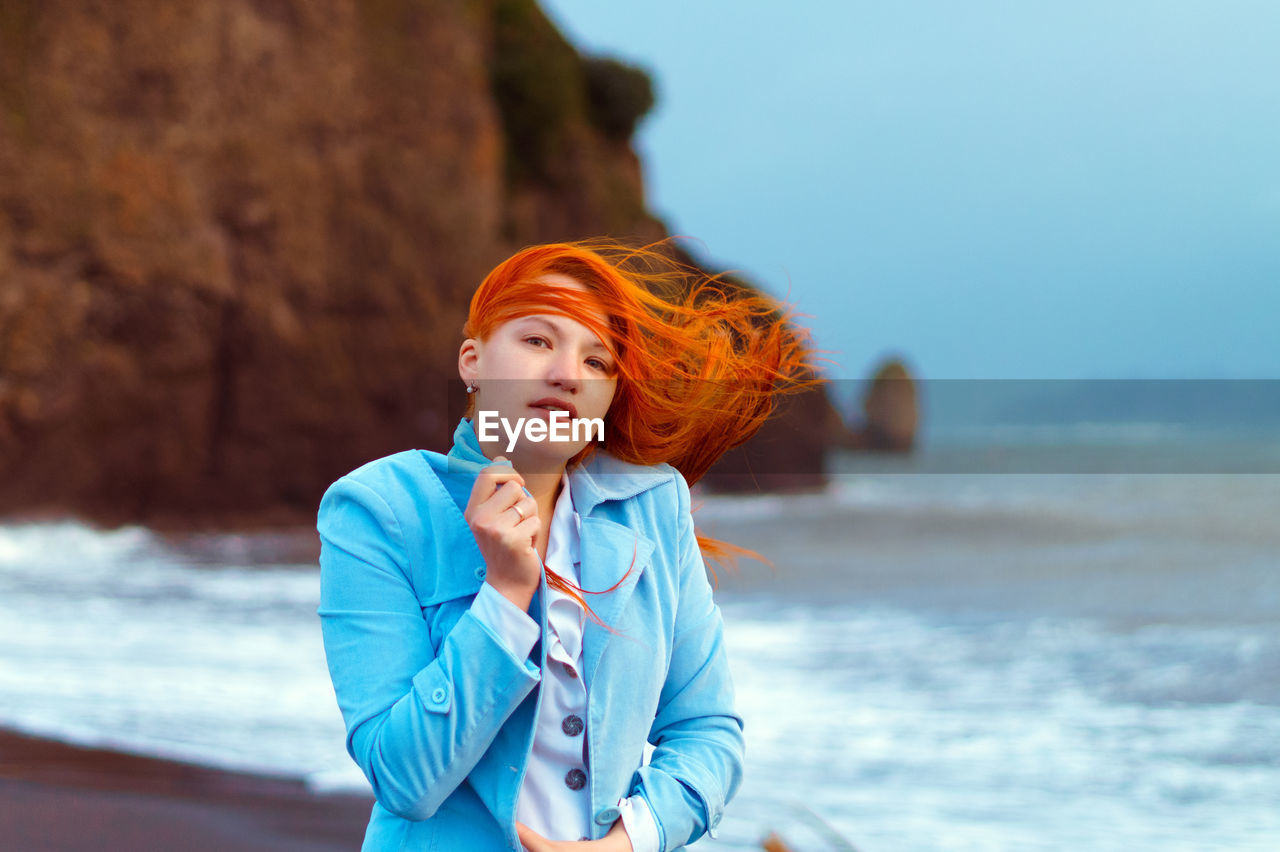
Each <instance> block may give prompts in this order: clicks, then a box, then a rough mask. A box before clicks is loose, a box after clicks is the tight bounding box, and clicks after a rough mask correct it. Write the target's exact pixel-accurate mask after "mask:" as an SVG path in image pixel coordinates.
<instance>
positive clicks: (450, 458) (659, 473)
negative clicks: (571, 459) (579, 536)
mask: <svg viewBox="0 0 1280 852" xmlns="http://www.w3.org/2000/svg"><path fill="white" fill-rule="evenodd" d="M445 459H446V460H447V463H448V472H449V473H455V474H456V473H462V474H470V475H471V476H477V475H479V473H480V471H481V470H482V469H483V468H485V467H487V466H489V465H490V464H492V463H493V462H492V461H490V459H489V458H488V456H486V455H485V454H484V453H483V452H482V451H481V449H480V439H479V438H477V437H476V431H475V427H474V426H473V425H472V423H471V421H470V420H468V419H467V418H465V417H464V418H462V419H461V420H459V421H458V427H457V428H456V429H454V430H453V447H452V448H451V449H450V450H449V453H448V455H446V456H445ZM670 479H671V473H670V468H668V467H666V466H665V465H663V466H659V467H650V466H646V465H639V464H632V463H630V462H625V461H623V460H622V459H620V458H617V457H616V456H614V455H612V454H610V453H608V452H606V451H605V450H602V449H596V450H595V451H594V452H592V453H591V455H590V457H589V458H588V459H587V460H586V461H585V462H584V463H582V464H577V465H574V467H573V468H572V469H570V470H569V487H570V488H571V489H572V491H573V503H574V507H575V508H576V509H577V510H578V514H580V515H582V516H583V517H586V516H587V515H589V514H591V511H592V510H593V509H595V507H596V506H599V505H600V504H601V503H603V502H605V501H606V500H627V499H630V498H632V497H634V496H636V495H637V494H640V493H643V492H645V491H648V490H649V489H650V488H654V487H655V486H658V485H661V484H662V483H663V482H667V481H668V480H670ZM469 491H470V489H469V488H468V493H469ZM458 496H459V495H455V499H457V497H458ZM465 506H466V500H465V499H464V500H463V501H462V503H461V504H460V507H463V508H465Z"/></svg>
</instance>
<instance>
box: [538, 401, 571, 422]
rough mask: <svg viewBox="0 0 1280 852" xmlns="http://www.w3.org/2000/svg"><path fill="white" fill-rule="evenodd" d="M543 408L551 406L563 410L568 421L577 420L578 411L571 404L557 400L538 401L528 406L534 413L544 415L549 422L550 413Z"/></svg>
mask: <svg viewBox="0 0 1280 852" xmlns="http://www.w3.org/2000/svg"><path fill="white" fill-rule="evenodd" d="M545 406H553V407H555V408H559V409H563V410H564V411H565V412H566V413H567V414H568V415H569V419H570V420H576V419H578V409H576V408H574V407H573V403H571V402H564V401H562V400H558V399H540V400H538V401H536V402H533V403H530V405H529V407H530V408H532V409H533V410H534V411H539V412H542V413H544V414H545V415H546V418H547V419H548V420H550V419H551V412H550V411H549V410H548V409H547V408H546V407H545Z"/></svg>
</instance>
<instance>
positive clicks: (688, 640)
mask: <svg viewBox="0 0 1280 852" xmlns="http://www.w3.org/2000/svg"><path fill="white" fill-rule="evenodd" d="M464 335H465V337H466V340H465V341H464V342H463V344H462V347H461V349H460V351H459V357H458V371H459V375H460V377H461V379H462V381H463V382H464V383H465V384H466V387H467V391H468V393H469V395H470V396H469V400H470V402H469V405H468V416H467V417H464V418H463V419H462V421H461V422H460V423H459V424H458V427H457V429H456V431H455V433H454V444H453V448H452V449H451V450H450V451H449V453H448V454H447V455H441V454H438V453H433V452H427V451H409V452H403V453H398V454H396V455H392V456H388V457H387V458H383V459H379V460H377V461H374V462H370V463H369V464H366V465H365V466H363V467H361V468H359V469H357V470H355V471H353V472H352V473H350V474H348V475H346V476H344V477H342V478H341V479H340V480H338V481H337V482H336V483H334V484H333V486H332V487H330V489H329V490H328V492H327V493H326V494H325V497H324V500H323V501H322V503H321V505H320V513H319V520H318V525H317V526H318V529H319V532H320V537H321V544H322V550H321V557H320V566H321V600H320V608H319V610H318V612H319V615H320V618H321V627H322V631H323V636H324V645H325V653H326V656H327V658H328V664H329V670H330V674H331V675H332V678H333V684H334V691H335V693H336V695H337V699H338V705H339V707H340V709H341V711H342V715H343V718H344V720H345V722H346V727H347V750H348V752H349V753H350V754H351V756H352V758H353V759H354V760H355V761H356V763H357V764H358V765H359V766H360V768H361V769H362V770H363V771H364V774H365V776H366V777H367V778H368V779H369V782H370V784H371V785H372V787H373V792H374V795H375V798H376V803H375V805H374V807H373V813H372V816H371V818H370V822H369V827H368V830H367V833H366V835H365V841H364V846H363V848H364V849H365V850H409V849H414V850H450V851H452V850H460V851H461V852H489V850H494V852H496V851H497V850H519V849H520V848H521V847H523V848H524V849H527V850H529V852H589V850H598V852H605V850H618V852H631V850H634V852H657V850H661V852H669V850H674V849H680V848H682V847H683V846H685V845H686V844H689V843H692V842H693V841H695V840H697V839H698V838H699V837H701V836H702V835H703V834H704V833H709V834H711V835H712V836H713V837H714V836H715V833H716V827H717V825H718V824H719V822H720V819H721V814H722V813H723V809H724V806H725V804H726V802H728V801H729V799H731V798H732V797H733V795H734V793H735V792H736V791H737V789H738V786H739V784H740V781H741V777H742V754H743V738H742V719H741V718H740V717H739V716H738V715H737V713H736V712H735V710H734V701H733V687H732V683H731V681H730V676H729V669H728V664H727V661H726V658H725V650H724V645H723V642H722V629H723V628H722V621H721V618H720V613H719V609H718V608H717V607H716V605H715V603H714V601H713V600H712V595H711V587H710V585H709V584H708V582H707V577H706V572H705V567H704V562H703V556H702V554H703V551H706V552H707V553H709V554H712V555H719V554H723V553H724V550H723V548H722V547H721V546H719V543H717V542H712V541H709V540H706V539H700V538H699V537H698V536H697V535H696V533H695V531H694V527H693V520H692V517H691V515H690V504H689V487H688V483H691V482H695V481H696V480H697V479H698V478H699V477H700V476H701V475H702V474H703V473H704V472H705V471H706V469H707V468H708V467H710V465H711V464H712V463H713V462H714V461H715V460H716V459H717V458H718V457H719V456H720V455H721V454H722V453H723V452H724V451H725V450H727V449H729V448H730V447H732V446H734V445H736V444H738V443H740V442H742V441H744V440H746V439H747V438H748V437H750V435H751V434H753V433H754V432H755V431H756V430H757V429H758V428H759V427H760V425H761V424H762V423H763V422H764V420H765V418H766V417H767V416H768V414H769V412H770V410H771V408H772V404H773V400H774V398H775V396H776V395H777V394H779V393H783V392H787V391H789V390H795V389H797V388H800V387H803V386H805V385H807V384H810V383H812V382H813V381H814V379H813V378H812V374H811V372H810V371H809V369H808V365H807V359H808V358H809V357H810V355H811V351H810V350H809V349H808V347H807V336H806V335H805V333H804V332H803V331H802V330H798V329H796V328H795V327H794V326H792V325H791V324H790V323H789V322H788V318H787V317H785V316H783V315H782V314H781V312H780V311H779V308H778V306H777V305H776V304H775V303H773V302H772V301H770V300H768V299H767V298H764V297H761V296H758V295H752V294H749V293H746V292H744V291H741V290H739V289H738V288H735V287H732V286H731V285H729V284H728V283H726V282H723V281H719V280H716V279H706V278H703V277H701V276H699V275H697V274H696V273H695V272H694V271H693V270H690V269H688V268H685V267H683V266H681V265H679V264H677V263H674V262H672V261H671V260H669V259H667V257H666V256H665V255H663V254H662V253H660V252H659V251H657V250H654V249H640V250H628V249H625V248H623V247H621V246H617V245H614V244H608V243H597V244H585V243H578V244H555V245H547V246H537V247H533V248H530V249H526V250H524V251H522V252H520V253H518V254H517V255H515V256H514V257H512V258H510V259H509V260H507V261H506V262H504V263H503V264H501V265H500V266H498V268H497V269H495V270H494V271H493V272H492V273H490V275H489V276H488V277H487V278H486V279H485V281H484V282H483V283H482V284H481V285H480V288H479V289H478V290H477V292H476V294H475V296H474V298H473V299H472V302H471V310H470V315H469V318H468V320H467V324H466V326H465V328H464ZM553 412H556V413H553ZM559 412H565V413H559ZM564 420H569V421H576V422H577V423H579V424H590V425H592V426H595V427H596V430H597V431H595V432H593V433H591V434H588V431H587V429H586V428H581V429H579V430H578V432H577V434H574V433H573V431H572V429H571V428H563V427H562V423H561V421H564ZM503 421H505V423H506V425H505V426H503V425H501V424H502V423H503ZM597 421H599V423H597ZM530 423H533V424H534V425H533V426H532V427H530V426H529V424H530ZM600 423H602V425H603V435H602V437H601V433H600V431H598V430H599V425H600ZM512 424H518V428H517V426H513V425H512ZM552 427H555V428H552ZM552 432H554V433H555V434H556V436H557V437H559V438H565V440H549V439H547V438H546V437H545V436H547V435H548V434H549V433H552ZM562 433H563V434H562ZM539 435H542V436H544V437H543V438H542V439H539ZM481 438H484V439H486V440H481ZM489 439H495V440H489ZM649 749H651V752H649V753H646V752H647V751H648V750H649Z"/></svg>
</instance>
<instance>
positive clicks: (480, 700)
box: [316, 477, 539, 820]
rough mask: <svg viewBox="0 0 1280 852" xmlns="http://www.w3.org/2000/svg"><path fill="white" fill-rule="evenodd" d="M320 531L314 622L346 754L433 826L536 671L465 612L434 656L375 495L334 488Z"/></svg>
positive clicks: (386, 797) (402, 552) (395, 537)
mask: <svg viewBox="0 0 1280 852" xmlns="http://www.w3.org/2000/svg"><path fill="white" fill-rule="evenodd" d="M316 528H317V530H318V531H319V533H320V607H319V609H318V610H317V613H318V615H319V616H320V626H321V633H322V635H323V639H324V649H325V657H326V659H327V661H328V665H329V674H330V676H331V677H332V679H333V688H334V693H335V695H336V696H337V700H338V707H339V709H340V710H341V711H342V717H343V720H344V721H345V723H346V728H347V740H346V744H347V752H348V753H349V754H350V755H351V757H352V759H353V760H355V762H356V764H357V765H359V767H360V769H361V770H362V771H363V772H364V774H365V777H366V778H368V779H369V783H370V785H372V787H373V793H374V796H375V797H376V798H377V800H378V802H379V803H380V804H381V805H382V806H383V807H384V808H386V809H387V810H388V811H390V812H391V813H393V814H396V815H397V816H400V817H404V818H405V819H411V820H423V819H427V818H429V817H430V816H432V815H433V814H434V813H435V812H436V809H437V808H438V807H439V806H440V804H441V803H442V802H443V801H444V800H445V799H446V798H447V797H448V796H449V794H451V793H452V792H453V791H454V790H455V789H456V788H457V787H458V785H459V784H461V783H462V781H463V779H464V778H466V776H467V774H468V773H470V771H471V770H472V768H473V767H474V766H475V765H476V762H477V761H478V760H479V759H480V757H481V756H482V755H483V754H484V752H485V750H486V749H487V748H488V747H489V745H490V743H492V741H493V739H494V736H495V735H496V734H497V732H498V729H499V728H500V727H501V726H502V723H503V722H504V721H506V719H507V717H508V716H510V715H511V713H512V711H513V710H514V709H515V708H516V707H517V706H518V705H519V704H520V702H521V701H522V700H523V699H524V698H525V696H526V695H528V693H529V692H530V690H532V689H533V687H534V686H535V685H536V684H537V682H538V679H539V673H538V667H537V666H536V665H535V664H534V663H533V662H532V661H529V660H519V659H517V658H516V657H515V656H514V655H513V654H512V653H511V652H510V651H509V650H508V649H507V647H506V645H505V644H504V643H503V642H502V641H501V640H500V639H499V637H498V636H497V635H496V634H494V633H493V632H492V631H491V630H490V629H489V628H487V627H486V626H484V625H483V624H482V622H481V621H480V620H479V619H477V618H476V617H475V615H473V614H472V613H471V612H470V611H469V610H468V611H466V612H464V613H463V614H462V616H461V618H460V619H459V620H458V622H457V623H456V624H455V625H454V627H453V629H452V630H450V631H449V633H448V635H446V636H445V637H444V639H443V640H442V641H441V643H440V647H439V652H438V653H436V651H435V650H434V649H433V647H432V643H431V637H430V635H429V633H428V629H427V623H426V620H425V619H424V618H423V615H422V610H421V607H420V605H419V603H418V600H417V596H416V595H415V594H414V590H413V587H412V584H411V581H410V578H411V577H412V573H411V571H410V561H411V560H410V557H409V555H408V554H407V552H406V542H405V541H404V535H403V531H402V529H401V526H400V523H399V522H398V521H397V519H396V516H395V513H394V511H393V510H392V508H391V506H390V505H389V504H388V503H387V501H386V500H384V499H383V498H382V497H381V496H380V495H379V494H378V493H377V492H376V491H374V490H373V489H372V488H370V487H369V486H368V485H365V484H363V483H361V482H359V481H357V480H355V479H352V478H350V477H344V478H343V479H340V480H338V481H337V482H335V483H334V484H333V485H332V486H331V487H330V488H329V490H328V491H327V492H326V493H325V496H324V499H323V500H322V501H321V503H320V511H319V517H318V520H317V524H316ZM422 544H423V543H422V542H417V543H416V545H417V546H418V547H419V548H421V546H422ZM427 567H428V568H429V567H430V566H427Z"/></svg>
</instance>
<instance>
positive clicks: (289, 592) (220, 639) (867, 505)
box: [0, 442, 1280, 852]
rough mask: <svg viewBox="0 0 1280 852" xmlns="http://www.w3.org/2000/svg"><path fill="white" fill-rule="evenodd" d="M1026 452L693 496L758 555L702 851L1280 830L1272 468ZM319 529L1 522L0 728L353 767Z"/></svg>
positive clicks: (984, 846)
mask: <svg viewBox="0 0 1280 852" xmlns="http://www.w3.org/2000/svg"><path fill="white" fill-rule="evenodd" d="M1260 446H1261V445H1260ZM1167 451H1168V452H1174V453H1175V455H1176V453H1177V452H1178V451H1179V450H1178V448H1177V447H1176V446H1174V448H1173V449H1172V450H1167ZM950 452H951V453H952V454H955V453H957V452H962V450H957V449H952V450H951V451H950ZM1019 452H1020V455H1019V456H1018V458H1019V459H1020V461H1019V462H1018V464H1016V465H1013V466H1012V468H1010V469H1009V470H1010V472H1002V473H991V472H981V471H979V470H977V468H979V467H980V465H973V464H970V465H969V466H968V467H967V468H966V467H965V466H964V465H951V466H950V467H948V465H947V464H934V465H932V466H930V465H928V464H921V461H920V458H919V457H916V458H915V459H913V460H902V459H898V460H894V459H883V458H876V457H872V456H854V455H842V456H840V457H838V458H836V459H835V460H834V462H833V464H832V470H833V477H832V482H831V485H830V486H829V488H827V489H826V490H825V491H823V492H821V493H810V494H801V495H790V496H780V495H766V496H755V497H727V496H704V495H698V496H697V499H696V500H695V502H696V503H698V504H700V506H699V508H698V510H697V512H696V514H695V519H696V520H697V523H698V525H699V527H700V528H701V530H702V531H703V532H705V533H707V534H710V535H712V536H715V537H718V538H723V539H726V540H728V541H731V542H733V543H735V544H739V545H743V546H746V547H749V548H754V549H755V550H757V551H759V552H760V553H762V554H764V555H765V556H767V557H769V558H770V559H771V560H772V565H765V564H762V563H759V562H753V561H747V562H743V563H741V564H740V565H739V566H738V569H737V570H736V571H728V570H726V569H723V568H722V569H720V570H719V571H718V585H717V592H716V595H717V599H718V601H719V602H720V605H721V608H722V610H723V613H724V618H725V623H726V643H727V646H728V648H729V652H730V657H731V663H732V666H733V672H734V678H735V683H736V687H737V693H738V703H739V710H740V712H741V714H742V715H743V717H744V718H745V720H746V736H747V746H748V750H747V768H746V776H745V777H746V780H745V783H744V785H743V788H742V790H741V792H740V794H739V796H738V797H737V799H735V801H734V802H733V803H732V804H731V805H730V806H729V809H728V811H727V813H726V817H725V820H724V822H723V824H722V826H721V831H720V838H719V839H718V840H716V841H711V840H704V841H701V842H700V843H698V844H697V845H696V848H698V849H705V850H708V852H710V850H734V852H739V851H742V852H745V850H758V849H760V844H761V840H762V838H763V837H764V836H766V835H767V834H768V833H769V832H771V831H777V832H778V833H779V834H781V835H782V836H783V837H784V838H785V839H786V840H787V841H788V842H789V843H790V844H791V845H792V847H793V848H794V849H795V850H796V852H819V850H836V849H845V850H847V849H849V848H854V849H857V850H860V852H911V851H912V850H922V852H923V850H1005V849H1018V850H1042V849H1043V850H1058V849H1062V850H1065V849H1082V848H1083V849H1090V850H1146V849H1150V850H1162V852H1163V850H1274V849H1277V848H1280V523H1277V518H1278V517H1280V511H1278V510H1280V475H1276V474H1275V473H1267V474H1249V473H1235V472H1227V473H1222V472H1216V473H1215V472H1210V473H1186V472H1178V473H1137V472H1114V473H1064V472H1058V473H1043V472H1025V471H1027V470H1035V469H1036V466H1035V465H1034V464H1029V463H1028V461H1027V460H1028V459H1029V458H1031V459H1034V458H1035V457H1036V454H1037V453H1043V452H1047V450H1043V449H1041V450H1037V449H1036V446H1035V442H1032V443H1031V444H1029V445H1024V446H1023V447H1022V448H1021V450H1020V451H1019ZM1072 452H1073V453H1074V454H1075V455H1074V456H1073V458H1077V459H1079V458H1081V457H1084V458H1088V457H1089V454H1090V453H1096V454H1098V457H1099V458H1104V457H1105V458H1114V457H1115V454H1116V453H1117V452H1118V451H1117V449H1116V447H1115V446H1109V447H1108V446H1099V447H1097V448H1094V449H1090V448H1089V447H1087V446H1084V447H1082V446H1080V445H1076V446H1074V447H1073V449H1072ZM1181 452H1183V453H1185V454H1186V456H1187V459H1188V462H1189V463H1188V465H1187V466H1186V468H1187V469H1192V468H1193V467H1194V466H1193V465H1191V464H1190V460H1191V459H1192V456H1193V455H1194V458H1195V459H1197V460H1201V461H1202V460H1203V458H1204V453H1205V445H1204V444H1203V442H1200V443H1196V444H1194V445H1192V444H1187V445H1186V446H1185V447H1184V448H1182V450H1181ZM1223 452H1224V453H1228V452H1229V454H1230V455H1231V457H1233V458H1235V457H1238V455H1239V449H1238V447H1224V448H1223ZM1259 452H1265V453H1273V454H1274V452H1275V447H1274V445H1270V446H1261V449H1259ZM1081 454H1083V456H1082V455H1081ZM932 458H933V459H934V461H937V460H938V459H945V458H954V455H953V456H946V455H945V454H943V455H937V456H934V457H932ZM1166 458H1167V457H1166ZM1268 458H1272V459H1274V458H1275V456H1274V455H1271V456H1269V457H1268ZM926 460H927V459H926ZM1046 467H1047V468H1049V469H1052V465H1046ZM1173 467H1174V468H1178V467H1179V466H1178V465H1174V466H1173ZM1085 469H1087V466H1086V468H1085ZM1232 469H1233V470H1234V469H1235V468H1232ZM1242 469H1245V470H1247V469H1249V468H1248V466H1247V465H1245V466H1244V467H1243V468H1242ZM1258 469H1266V470H1270V469H1271V468H1268V467H1267V466H1266V465H1263V464H1260V466H1259V467H1258ZM947 471H950V472H947ZM316 551H317V545H316V542H315V538H314V533H313V532H311V531H308V530H303V531H296V532H287V533H254V534H186V535H167V536H166V535H160V534H158V533H154V532H151V531H149V530H146V529H143V528H138V527H128V528H122V529H117V530H111V531H102V530H95V529H92V528H90V527H88V526H85V525H82V524H78V523H70V522H68V523H43V524H9V525H6V526H0V725H3V726H6V727H9V728H13V729H17V730H19V731H23V732H27V733H33V734H39V735H45V736H51V737H56V738H60V739H63V740H67V741H70V742H74V743H79V744H86V745H99V746H110V747H115V748H121V749H125V750H130V751H137V752H141V753H145V754H154V755H161V756H168V757H175V758H180V759H184V760H189V761H194V762H198V763H201V764H206V765H210V766H216V767H223V768H235V769H247V770H252V771H256V772H262V773H268V774H273V775H283V776H289V777H297V778H302V779H304V780H305V781H306V783H307V784H308V785H310V786H311V787H312V788H313V789H316V790H322V791H328V790H351V791H364V790H367V789H368V788H367V785H366V783H365V781H364V779H363V777H362V776H361V774H360V772H359V770H358V769H357V768H356V767H355V765H354V764H353V763H352V762H351V761H350V759H349V758H348V757H347V755H346V752H345V750H344V746H343V733H344V732H343V726H342V719H341V716H340V714H339V712H338V709H337V706H336V703H335V701H334V698H333V693H332V689H331V687H330V684H329V679H328V675H327V671H326V668H325V662H324V652H323V648H322V646H321V642H320V631H319V622H318V619H317V618H316V615H315V608H316V604H317V600H318V572H317V569H316V566H315V563H314V557H315V553H316Z"/></svg>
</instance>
